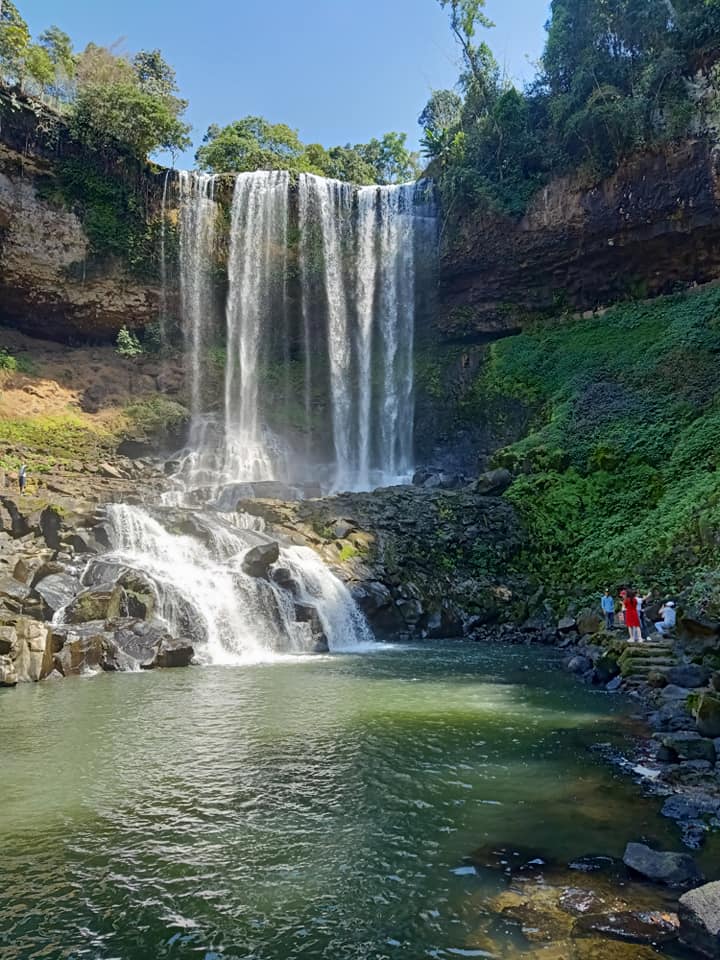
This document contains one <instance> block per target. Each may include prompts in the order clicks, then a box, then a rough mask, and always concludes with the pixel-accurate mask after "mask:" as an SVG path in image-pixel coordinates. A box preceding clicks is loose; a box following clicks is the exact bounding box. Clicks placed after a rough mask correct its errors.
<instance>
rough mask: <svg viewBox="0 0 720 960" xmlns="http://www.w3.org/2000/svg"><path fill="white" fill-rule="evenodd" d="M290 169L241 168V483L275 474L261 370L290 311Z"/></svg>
mask: <svg viewBox="0 0 720 960" xmlns="http://www.w3.org/2000/svg"><path fill="white" fill-rule="evenodd" d="M289 186H290V177H289V174H288V173H287V171H258V172H257V173H241V174H240V175H239V176H238V177H237V180H236V182H235V190H234V193H233V201H232V211H231V224H230V255H229V263H228V282H229V289H228V300H227V365H226V370H225V475H226V477H228V478H230V479H232V480H236V481H246V480H247V481H252V480H269V479H273V478H274V474H275V464H274V463H273V457H272V455H271V450H270V449H268V444H267V442H266V436H265V433H266V427H265V425H264V424H263V423H262V422H261V413H262V399H263V394H262V388H263V384H262V383H261V374H262V372H263V370H264V364H265V361H266V360H267V350H268V339H269V336H270V332H271V330H272V327H273V324H274V323H276V322H277V319H278V316H282V314H284V312H285V274H286V269H287V232H288V196H289Z"/></svg>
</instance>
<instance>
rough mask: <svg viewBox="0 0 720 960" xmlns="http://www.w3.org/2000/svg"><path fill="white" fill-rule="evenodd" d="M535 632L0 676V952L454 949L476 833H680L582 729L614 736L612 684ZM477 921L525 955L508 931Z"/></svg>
mask: <svg viewBox="0 0 720 960" xmlns="http://www.w3.org/2000/svg"><path fill="white" fill-rule="evenodd" d="M541 656H542V655H539V654H537V653H536V652H534V651H533V652H528V651H526V650H522V651H518V650H513V649H503V648H495V649H492V650H487V649H481V648H477V647H470V646H446V647H443V646H435V647H430V648H424V649H419V648H418V649H416V650H411V649H407V648H405V649H403V650H401V649H390V650H388V649H385V650H382V651H380V652H378V653H377V654H376V655H374V656H367V657H337V658H323V659H318V660H306V661H301V662H288V663H277V664H272V665H265V666H256V667H252V668H238V669H227V668H226V669H222V668H207V669H190V670H185V671H165V672H155V673H142V674H134V675H125V676H110V675H108V676H104V677H98V678H95V679H92V680H76V681H71V680H69V681H65V682H63V683H57V684H52V683H47V684H44V685H42V684H41V685H38V686H34V687H24V688H21V689H18V690H16V691H10V692H8V693H7V694H5V693H3V695H2V696H0V716H1V717H2V718H3V719H4V729H5V732H6V736H5V743H4V757H3V778H2V787H1V788H0V803H1V806H0V809H2V815H3V833H4V839H3V857H2V860H1V861H0V891H2V892H0V900H1V901H2V902H1V903H0V908H1V912H2V917H3V923H2V929H1V930H0V946H2V948H3V951H2V955H3V958H7V960H20V958H22V960H26V958H35V957H38V958H39V957H52V958H55V957H61V956H62V957H72V958H80V957H92V958H101V960H110V958H122V960H146V958H150V957H162V958H164V957H168V958H171V957H172V958H176V957H177V958H180V957H183V958H184V957H193V958H195V957H201V958H205V960H215V958H220V957H222V958H227V960H229V958H232V960H240V958H257V960H289V958H296V957H297V958H301V957H307V958H312V960H325V958H328V960H330V958H332V960H336V958H348V960H360V958H363V960H366V958H384V957H391V956H396V955H397V954H398V953H401V954H403V955H405V956H407V957H412V958H416V957H422V956H436V957H445V956H448V957H450V956H454V955H455V956H457V955H466V954H464V953H463V951H468V950H470V951H473V950H476V949H485V948H484V947H478V946H477V945H478V943H481V940H479V939H478V936H479V935H478V930H479V929H481V928H483V929H484V927H485V924H484V921H483V918H484V917H487V916H489V915H490V914H489V908H488V906H487V905H488V903H489V901H490V899H491V898H492V897H493V896H495V895H497V894H498V893H499V892H501V891H502V890H503V889H504V886H505V884H504V881H503V879H502V877H501V876H499V875H497V874H495V873H492V872H489V871H483V870H482V869H479V870H475V869H474V868H472V867H470V866H469V865H468V863H469V861H468V860H467V857H468V855H470V854H471V853H472V852H473V851H475V850H477V849H478V848H488V847H492V846H493V845H507V844H510V845H515V846H517V847H521V848H524V849H528V850H535V851H537V852H538V853H539V854H540V855H541V856H544V857H552V858H554V859H555V860H558V861H559V862H567V861H568V860H570V859H572V858H574V857H578V856H582V855H584V854H598V853H603V854H609V855H614V856H617V855H619V854H621V853H622V850H623V848H624V844H625V842H626V841H627V840H628V839H639V838H642V837H645V838H647V839H648V840H650V841H652V842H657V843H660V844H663V845H666V846H668V847H674V848H677V846H678V840H677V836H676V834H675V832H674V829H673V828H672V826H671V825H670V824H669V823H668V821H665V820H662V819H661V818H660V817H658V816H657V814H656V807H657V804H655V803H653V802H650V801H643V800H641V799H640V798H638V795H637V792H636V790H635V788H634V787H633V786H632V785H631V784H629V783H627V782H625V781H622V780H620V779H617V778H616V777H615V776H614V774H613V772H612V771H611V770H610V769H609V768H608V767H606V766H605V765H604V764H603V763H602V761H600V760H599V759H598V758H597V757H596V756H595V755H594V754H593V753H590V752H589V750H588V748H589V746H590V745H591V744H592V743H594V742H597V741H598V740H600V741H606V740H611V739H613V738H617V737H618V735H619V733H620V730H621V728H622V717H620V716H618V717H615V716H613V714H612V713H611V710H613V709H620V701H619V700H616V701H611V700H610V699H609V698H607V697H604V696H602V695H597V694H593V693H592V692H590V691H586V690H584V689H582V688H580V687H578V686H577V685H576V684H575V682H574V681H572V680H570V679H568V678H566V677H565V676H563V675H562V674H558V672H557V671H556V670H552V669H551V670H547V669H546V668H545V666H544V665H543V663H542V662H541ZM9 730H12V734H11V735H8V731H9ZM493 936H494V937H495V938H496V939H495V940H494V941H493V944H494V946H493V949H494V950H495V954H496V955H498V956H500V955H503V956H508V957H509V956H516V955H517V953H516V951H517V950H518V949H520V946H518V937H517V931H503V930H500V931H499V932H498V930H495V931H494V933H493ZM482 942H484V941H482ZM526 946H529V945H528V944H526ZM470 955H478V954H477V953H471V954H470Z"/></svg>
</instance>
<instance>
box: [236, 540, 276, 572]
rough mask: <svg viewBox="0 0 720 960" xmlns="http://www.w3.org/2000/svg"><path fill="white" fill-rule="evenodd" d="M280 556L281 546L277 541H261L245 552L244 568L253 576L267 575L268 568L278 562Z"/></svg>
mask: <svg viewBox="0 0 720 960" xmlns="http://www.w3.org/2000/svg"><path fill="white" fill-rule="evenodd" d="M279 557H280V546H279V544H277V543H276V542H275V541H270V542H269V543H259V544H258V545H257V546H256V547H251V548H250V550H248V552H247V553H246V554H245V556H244V557H243V561H242V568H243V570H244V571H245V573H247V574H248V575H249V576H251V577H266V576H267V575H268V569H269V568H270V567H271V566H272V564H273V563H277V561H278V558H279Z"/></svg>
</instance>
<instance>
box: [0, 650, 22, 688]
mask: <svg viewBox="0 0 720 960" xmlns="http://www.w3.org/2000/svg"><path fill="white" fill-rule="evenodd" d="M17 682H18V675H17V673H16V672H15V665H14V664H13V662H12V660H11V659H10V657H0V687H14V686H17Z"/></svg>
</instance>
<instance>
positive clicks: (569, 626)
mask: <svg viewBox="0 0 720 960" xmlns="http://www.w3.org/2000/svg"><path fill="white" fill-rule="evenodd" d="M557 629H558V633H573V632H575V633H577V623H576V622H575V617H563V618H562V620H560V621H559V623H558V625H557Z"/></svg>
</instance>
